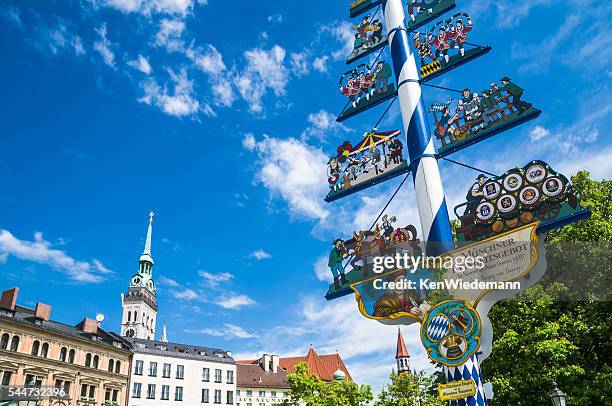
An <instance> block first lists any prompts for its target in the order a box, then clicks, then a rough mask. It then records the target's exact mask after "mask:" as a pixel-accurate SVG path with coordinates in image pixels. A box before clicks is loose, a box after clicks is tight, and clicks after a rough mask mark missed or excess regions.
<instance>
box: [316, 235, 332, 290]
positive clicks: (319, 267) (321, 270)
mask: <svg viewBox="0 0 612 406" xmlns="http://www.w3.org/2000/svg"><path fill="white" fill-rule="evenodd" d="M330 246H331V244H330ZM328 260H329V256H328V255H323V256H320V257H319V258H317V260H316V261H315V265H314V272H315V275H316V277H317V279H318V280H320V281H321V282H333V281H334V278H333V276H332V273H331V271H330V270H329V267H328V266H327V262H328Z"/></svg>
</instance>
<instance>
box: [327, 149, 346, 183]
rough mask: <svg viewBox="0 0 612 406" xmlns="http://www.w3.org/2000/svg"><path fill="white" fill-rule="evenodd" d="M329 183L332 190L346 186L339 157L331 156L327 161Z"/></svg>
mask: <svg viewBox="0 0 612 406" xmlns="http://www.w3.org/2000/svg"><path fill="white" fill-rule="evenodd" d="M327 183H329V188H330V189H331V190H332V191H336V190H340V189H342V188H343V187H344V171H343V170H342V166H341V165H340V163H339V162H338V158H336V157H331V158H329V161H328V162H327Z"/></svg>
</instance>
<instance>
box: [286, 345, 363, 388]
mask: <svg viewBox="0 0 612 406" xmlns="http://www.w3.org/2000/svg"><path fill="white" fill-rule="evenodd" d="M299 362H305V363H306V364H308V371H309V372H311V373H313V374H315V375H316V376H318V377H319V379H321V380H322V381H326V382H331V381H333V380H334V372H336V371H337V370H338V369H340V370H341V371H342V372H344V373H345V374H346V378H347V379H348V380H349V381H352V380H353V379H352V378H351V374H349V371H348V369H347V368H346V365H345V364H344V361H342V358H341V357H340V355H338V354H329V355H319V354H317V352H316V351H315V350H314V348H310V350H309V351H308V354H306V356H304V357H288V358H280V367H281V368H283V369H284V370H286V371H287V372H289V373H290V372H293V368H295V365H296V364H298V363H299Z"/></svg>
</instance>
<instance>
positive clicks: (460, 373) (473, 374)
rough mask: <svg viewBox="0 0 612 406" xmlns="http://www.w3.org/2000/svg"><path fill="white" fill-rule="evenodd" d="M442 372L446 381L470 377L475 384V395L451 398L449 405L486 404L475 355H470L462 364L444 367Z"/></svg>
mask: <svg viewBox="0 0 612 406" xmlns="http://www.w3.org/2000/svg"><path fill="white" fill-rule="evenodd" d="M444 372H445V373H446V382H449V383H450V382H454V381H460V380H463V379H472V380H473V381H474V383H475V384H476V395H474V396H470V397H468V398H467V399H460V400H453V401H451V402H450V406H487V404H488V402H487V399H486V398H485V394H484V388H483V387H482V384H483V383H482V377H481V376H480V368H479V366H478V359H477V358H476V355H472V356H471V357H470V359H468V360H467V361H466V362H465V364H463V365H459V366H456V367H444Z"/></svg>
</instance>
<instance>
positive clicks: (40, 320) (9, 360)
mask: <svg viewBox="0 0 612 406" xmlns="http://www.w3.org/2000/svg"><path fill="white" fill-rule="evenodd" d="M18 292H19V289H18V288H13V289H9V290H7V291H4V292H3V293H2V298H1V299H0V380H1V382H0V383H1V384H2V385H11V386H23V385H31V386H54V387H57V388H62V389H64V392H65V393H66V394H67V397H66V398H62V399H46V400H42V401H39V402H38V403H37V405H40V406H48V405H54V406H55V405H57V406H60V405H64V406H68V405H70V406H113V405H125V404H126V399H127V392H128V374H129V370H130V356H131V352H130V349H129V343H128V342H127V341H125V340H124V339H123V338H121V337H120V336H118V335H116V334H113V333H109V332H107V331H105V330H104V329H102V328H101V327H100V326H99V323H98V322H97V321H96V320H93V319H89V318H85V319H83V321H81V322H80V323H78V324H77V325H74V326H72V325H68V324H64V323H60V322H58V321H53V320H51V318H50V315H51V307H50V306H48V305H46V304H43V303H37V304H36V307H35V308H34V309H29V308H26V307H23V306H19V305H17V304H16V302H17V295H18ZM30 404H31V403H30Z"/></svg>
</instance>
